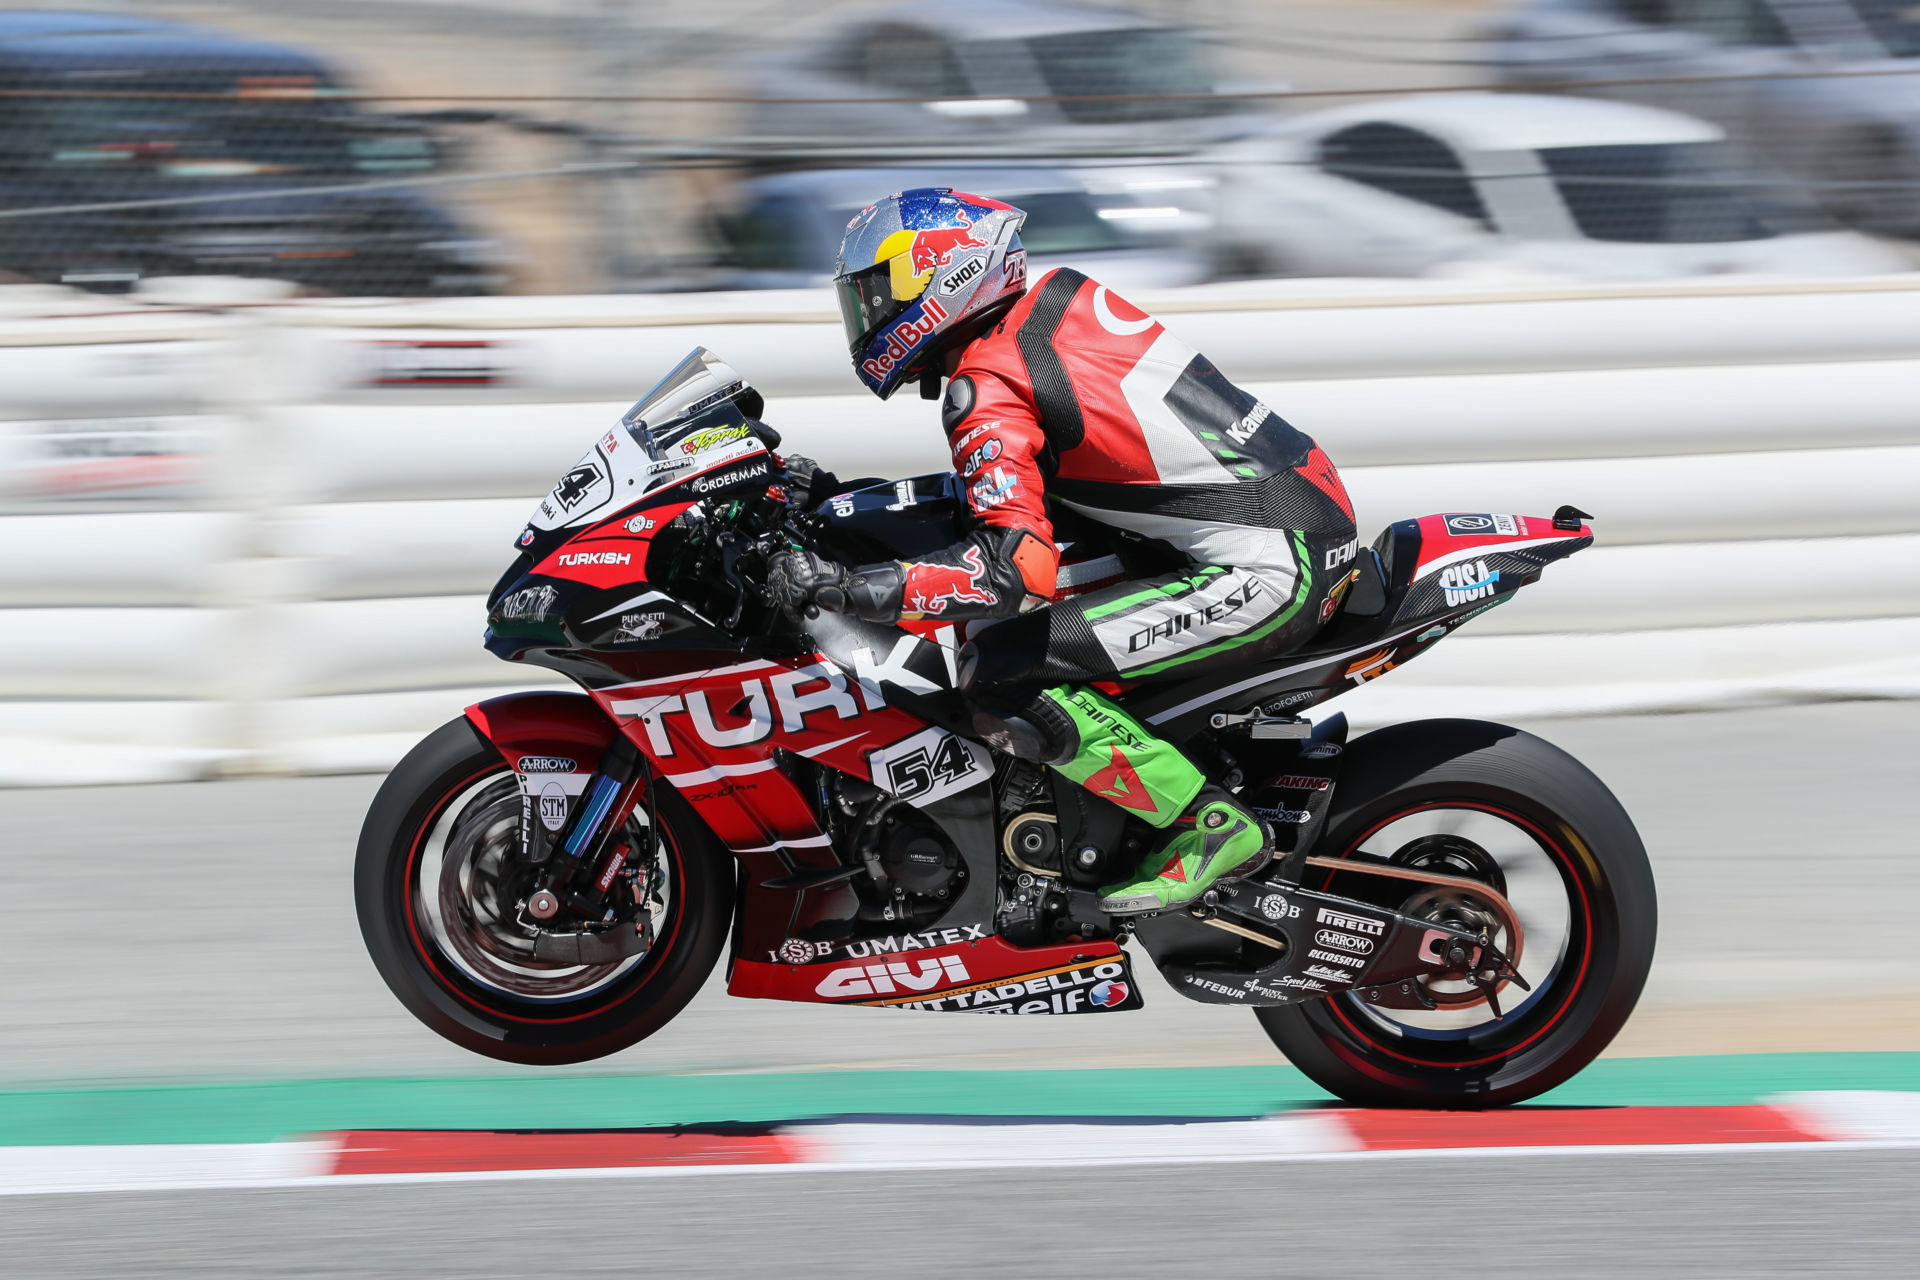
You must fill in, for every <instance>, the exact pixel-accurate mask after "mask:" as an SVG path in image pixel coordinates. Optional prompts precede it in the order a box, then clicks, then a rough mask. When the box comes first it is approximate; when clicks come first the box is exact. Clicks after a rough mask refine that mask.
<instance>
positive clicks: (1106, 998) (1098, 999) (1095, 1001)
mask: <svg viewBox="0 0 1920 1280" xmlns="http://www.w3.org/2000/svg"><path fill="white" fill-rule="evenodd" d="M1127 994H1128V993H1127V984H1126V983H1124V982H1103V983H1101V984H1100V985H1099V986H1097V987H1095V988H1094V989H1093V990H1091V991H1089V992H1087V1003H1088V1004H1090V1005H1092V1006H1093V1007H1094V1008H1096V1009H1111V1008H1113V1007H1114V1006H1115V1005H1117V1004H1122V1003H1125V1001H1126V998H1127Z"/></svg>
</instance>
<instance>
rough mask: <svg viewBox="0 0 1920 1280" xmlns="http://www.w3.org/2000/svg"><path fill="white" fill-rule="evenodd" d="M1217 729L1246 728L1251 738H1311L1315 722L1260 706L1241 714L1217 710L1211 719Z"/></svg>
mask: <svg viewBox="0 0 1920 1280" xmlns="http://www.w3.org/2000/svg"><path fill="white" fill-rule="evenodd" d="M1209 723H1211V724H1212V725H1213V727H1214V728H1216V729H1239V730H1244V731H1245V733H1246V734H1247V736H1248V737H1250V738H1311V737H1312V736H1313V722H1312V721H1311V720H1303V719H1301V718H1300V717H1299V716H1270V715H1267V714H1266V713H1265V712H1263V711H1261V710H1260V709H1259V708H1257V707H1256V708H1255V709H1254V710H1252V711H1250V712H1247V713H1245V714H1240V713H1238V712H1230V711H1216V712H1214V713H1213V717H1212V719H1211V720H1210V721H1209Z"/></svg>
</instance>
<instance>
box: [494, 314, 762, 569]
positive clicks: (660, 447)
mask: <svg viewBox="0 0 1920 1280" xmlns="http://www.w3.org/2000/svg"><path fill="white" fill-rule="evenodd" d="M763 407H764V402H763V401H762V399H761V396H760V393H759V392H758V391H755V390H754V389H753V388H752V387H751V386H749V385H748V384H747V382H746V380H745V379H743V378H741V377H740V375H739V374H737V373H735V372H734V371H733V370H732V369H731V368H729V367H728V366H727V365H726V364H725V363H724V362H722V361H721V360H720V359H719V358H718V357H717V356H715V355H714V354H713V353H712V352H710V351H708V350H707V349H706V348H704V347H696V348H695V349H694V350H693V351H692V352H691V353H690V354H689V355H688V356H687V357H686V358H685V359H684V360H682V361H681V362H680V363H679V364H678V365H676V366H675V367H674V369H673V371H672V372H671V373H669V374H668V375H667V376H666V377H665V378H662V379H661V380H660V382H659V384H658V385H657V386H655V387H654V388H653V390H651V391H649V392H648V393H647V394H646V395H645V396H642V397H641V398H640V400H639V401H638V402H637V403H636V404H635V405H634V406H633V407H632V408H631V409H629V410H627V411H626V412H625V413H624V414H622V415H621V416H620V421H619V423H618V424H617V425H615V426H614V428H613V429H612V430H611V431H609V432H607V433H606V434H605V435H603V436H601V437H600V439H599V440H598V441H597V442H596V443H595V444H594V446H593V447H592V448H591V449H589V450H588V451H587V452H586V453H585V454H584V455H582V456H581V458H580V461H578V462H576V463H574V465H573V466H571V467H569V468H568V469H567V471H566V473H565V474H564V475H562V476H561V477H560V481H559V483H558V484H556V485H554V487H553V489H552V490H551V491H550V492H549V493H548V494H547V496H546V497H545V498H542V499H541V500H540V505H539V506H538V507H537V508H536V509H535V510H534V513H533V516H532V518H531V519H529V520H528V521H527V524H526V527H525V528H524V529H522V530H521V532H520V536H519V537H518V538H517V539H516V540H515V542H514V545H515V547H516V548H517V549H519V550H520V551H522V552H525V553H526V554H527V555H529V556H530V557H531V558H532V559H533V561H534V562H535V563H536V564H537V563H539V562H540V561H542V560H544V559H546V558H547V557H548V556H549V555H551V554H552V553H553V552H554V551H555V550H556V549H557V548H558V547H560V546H561V545H562V544H563V543H565V542H566V541H567V540H568V539H569V538H572V537H574V536H575V535H576V534H578V533H579V532H580V531H581V530H582V529H586V528H590V527H592V526H594V525H596V524H599V523H601V522H603V521H605V520H607V519H608V518H610V517H612V516H614V515H617V514H619V513H621V512H624V511H625V510H626V509H627V508H629V507H632V506H634V505H635V504H637V503H639V502H641V501H642V500H644V499H656V498H658V497H659V496H660V495H662V494H663V493H665V492H667V491H669V490H672V489H673V488H674V487H675V486H676V485H678V484H680V483H682V482H683V481H684V480H686V479H688V478H689V477H692V476H694V475H696V473H700V472H711V471H713V469H714V468H715V467H717V466H719V465H720V464H722V463H728V462H735V461H742V460H745V459H749V458H752V457H754V456H755V455H764V454H767V453H768V451H769V449H770V448H771V447H772V446H775V445H778V444H779V442H780V437H779V436H778V435H777V434H776V433H775V432H774V431H773V430H772V429H771V428H770V427H767V426H766V425H765V424H764V423H761V422H760V421H759V415H760V413H761V412H762V411H763ZM761 461H762V463H763V464H765V463H769V462H770V461H771V458H770V457H768V458H763V459H762V460H761ZM763 469H764V465H763ZM713 491H714V489H713V488H712V487H709V488H708V489H704V490H701V491H700V492H701V495H702V496H705V495H706V494H707V493H710V492H713Z"/></svg>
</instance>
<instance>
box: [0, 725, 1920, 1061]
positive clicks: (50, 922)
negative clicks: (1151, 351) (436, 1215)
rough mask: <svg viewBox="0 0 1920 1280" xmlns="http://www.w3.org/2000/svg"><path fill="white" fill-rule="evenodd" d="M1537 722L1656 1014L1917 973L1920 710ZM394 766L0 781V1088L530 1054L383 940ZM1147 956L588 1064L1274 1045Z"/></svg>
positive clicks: (1859, 996)
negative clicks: (388, 801)
mask: <svg viewBox="0 0 1920 1280" xmlns="http://www.w3.org/2000/svg"><path fill="white" fill-rule="evenodd" d="M1530 727H1531V728H1532V729H1533V730H1534V731H1536V732H1538V733H1540V734H1541V735H1542V736H1544V737H1546V738H1547V739H1549V740H1550V741H1553V742H1555V743H1557V744H1559V745H1561V746H1563V747H1565V748H1566V749H1568V750H1569V751H1571V752H1572V753H1573V754H1574V755H1576V756H1578V757H1580V758H1581V759H1582V760H1584V761H1586V762H1587V764H1588V765H1589V766H1590V767H1591V768H1593V769H1594V771H1595V772H1596V773H1598V774H1599V776H1600V777H1601V778H1602V779H1604V780H1605V781H1606V782H1607V783H1608V784H1609V785H1610V786H1612V787H1613V789H1614V790H1615V792H1616V793H1617V794H1618V795H1619V796H1620V798H1621V800H1622V802H1623V803H1624V804H1625V805H1626V808H1627V811H1628V812H1629V813H1630V814H1632V815H1633V817H1634V819H1635V821H1636V822H1637V823H1638V825H1639V827H1640V830H1641V833H1642V836H1643V838H1644V840H1645V842H1646V844H1647V847H1648V849H1649V852H1650V854H1651V857H1652V860H1653V866H1654V874H1655V877H1656V879H1657V881H1658V886H1659V894H1660V911H1661V920H1660V943H1659V953H1658V957H1657V959H1656V962H1655V967H1654V972H1653V977H1652V980H1651V982H1650V983H1649V986H1648V989H1647V992H1646V995H1645V997H1644V998H1643V1000H1642V1008H1643V1009H1645V1010H1649V1011H1651V1012H1650V1016H1652V1015H1653V1014H1657V1013H1658V1011H1660V1010H1662V1009H1668V1010H1678V1009H1691V1008H1698V1007H1702V1006H1724V1005H1729V1004H1744V1005H1746V1006H1747V1007H1748V1008H1750V1009H1755V1010H1757V1011H1758V1013H1757V1015H1756V1016H1759V1017H1761V1018H1769V1019H1774V1020H1776V1021H1777V1022H1779V1023H1780V1024H1781V1025H1783V1026H1786V1025H1790V1024H1791V1023H1793V1022H1794V1020H1795V1019H1796V1018H1797V1017H1799V1016H1800V1014H1799V1012H1798V1010H1799V1009H1801V1008H1802V1007H1805V1006H1808V1005H1817V1004H1819V1003H1821V1002H1822V1001H1825V1000H1830V999H1833V998H1834V997H1837V996H1845V997H1848V998H1849V999H1852V1000H1856V1001H1860V1000H1865V1001H1866V1002H1868V1003H1872V1002H1873V1001H1874V1000H1876V999H1883V1000H1907V1001H1910V1000H1911V999H1912V996H1913V993H1915V992H1920V950H1916V949H1915V948H1914V946H1913V943H1912V927H1911V911H1912V907H1911V904H1912V903H1914V902H1916V901H1920V857H1916V856H1915V852H1914V843H1915V842H1914V837H1913V834H1912V831H1913V794H1914V792H1913V785H1914V783H1913V780H1914V777H1915V769H1914V765H1915V763H1916V761H1917V760H1920V746H1916V742H1915V730H1916V728H1920V708H1916V705H1915V704H1913V703H1910V702H1905V703H1902V702H1883V703H1871V702H1860V703H1837V704H1822V705H1813V706H1799V707H1785V708H1775V709H1768V710H1752V711H1740V712H1721V713H1711V714H1698V715H1681V716H1662V717H1621V718H1616V719H1593V720H1562V721H1551V722H1544V723H1541V724H1536V725H1533V726H1530ZM377 782H378V779H375V778H371V777H343V778H316V779H263V780H258V781H241V782H219V783H198V784H184V785H175V786H148V787H123V788H97V789H90V788H80V789H60V790H46V791H15V792H0V830H4V831H5V832H6V833H7V846H6V853H5V855H4V856H0V902H4V903H5V904H6V906H7V953H8V956H9V960H8V969H9V974H8V981H7V982H6V983H5V984H4V985H0V1025H3V1026H4V1027H5V1028H6V1035H5V1039H4V1042H0V1084H9V1083H52V1082H68V1083H79V1082H88V1081H125V1080H152V1079H197V1080H205V1079H234V1078H249V1077H259V1076H274V1077H282V1078H284V1077H289V1076H292V1077H305V1078H316V1077H339V1076H356V1075H391V1074H432V1075H463V1076H472V1075H482V1074H494V1073H499V1072H507V1071H514V1072H518V1071H521V1070H522V1069H519V1068H509V1067H505V1066H503V1065H501V1064H496V1063H492V1062H490V1061H489V1060H486V1059H482V1058H478V1057H474V1056H472V1055H469V1054H467V1053H465V1052H463V1051H461V1050H458V1049H456V1048H454V1047H453V1046H451V1045H448V1044H446V1043H444V1042H442V1041H441V1040H439V1039H438V1038H437V1037H436V1036H434V1035H432V1034H431V1033H430V1032H428V1031H426V1030H425V1029H424V1028H422V1027H420V1026H419V1025H418V1024H416V1023H415V1022H414V1021H413V1019H412V1018H411V1017H410V1016H408V1015H407V1014H406V1013H405V1012H404V1011H403V1010H402V1009H401V1008H400V1006H399V1004H398V1003H397V1002H396V1001H395V1000H394V999H393V997H392V996H391V994H389V993H388V991H387V990H386V988H385V986H384V985H383V984H382V983H381V981H380V979H379V976H378V975H377V974H376V973H375V972H374V970H373V967H372V965H371V963H370V962H369V961H368V960H367V958H366V955H365V952H364V950H363V949H362V947H361V943H360V937H359V930H358V926H357V924H356V923H355V917H354V910H353V900H352V883H351V870H352V859H353V848H354V842H355V838H356V836H357V834H358V830H359V826H360V821H361V816H362V814H363V812H364V810H365V807H366V804H367V801H368V800H369V798H370V797H371V795H372V793H373V790H374V788H375V786H376V785H377ZM109 886H110V887H111V888H108V887H109ZM1141 976H1142V980H1143V985H1144V987H1145V995H1146V1000H1147V1007H1146V1008H1145V1009H1144V1010H1141V1011H1139V1012H1137V1013H1128V1014H1125V1015H1123V1016H1119V1017H1112V1018H1109V1017H1105V1016H1092V1017H1079V1018H994V1019H980V1018H956V1017H944V1018H943V1017H939V1016H935V1015H928V1014H918V1013H909V1012H895V1011H882V1010H865V1009H861V1010H846V1009H828V1008H820V1007H807V1006H799V1005H785V1004H777V1003H772V1002H762V1001H747V1000H737V999H733V998H731V997H728V996H726V995H725V994H724V992H723V991H721V990H720V981H719V975H718V974H716V975H715V979H714V980H713V982H712V983H710V984H709V986H708V988H707V989H706V990H705V991H704V992H703V993H702V994H701V995H700V996H699V997H698V998H697V999H696V1000H695V1001H694V1003H693V1004H692V1005H691V1006H689V1008H688V1009H687V1010H686V1012H684V1013H683V1014H682V1015H681V1016H680V1017H679V1018H678V1019H677V1020H676V1021H674V1022H673V1023H672V1024H670V1025H669V1026H668V1027H667V1028H666V1029H665V1030H664V1031H663V1032H661V1033H660V1034H659V1035H657V1036H655V1037H654V1038H653V1039H652V1040H650V1041H646V1042H643V1043H642V1044H640V1045H638V1046H636V1047H635V1048H633V1049H630V1050H627V1051H626V1052H624V1053H621V1054H619V1055H616V1056H615V1057H612V1058H609V1059H605V1060H603V1061H602V1062H601V1063H597V1064H593V1067H591V1068H587V1069H589V1070H592V1069H598V1070H604V1071H612V1072H622V1073H631V1072H656V1071H714V1070H721V1071H729V1070H730V1071H738V1070H743V1069H744V1070H765V1069H796V1068H815V1069H822V1068H836V1067H855V1068H872V1067H894V1068H906V1067H915V1068H965V1067H996V1068H1033V1067H1044V1066H1048V1065H1065V1066H1078V1067H1094V1066H1181V1065H1201V1064H1209V1065H1227V1064H1262V1063H1272V1062H1274V1061H1276V1058H1275V1056H1274V1051H1273V1049H1272V1047H1271V1045H1270V1044H1269V1042H1268V1041H1267V1039H1266V1037H1265V1036H1264V1034H1263V1033H1261V1031H1260V1030H1259V1027H1258V1025H1257V1024H1256V1023H1255V1022H1254V1020H1253V1019H1252V1018H1251V1017H1250V1016H1248V1015H1247V1014H1246V1013H1244V1012H1243V1011H1240V1010H1230V1009H1218V1008H1214V1007H1210V1006H1203V1005H1198V1004H1193V1003H1191V1002H1189V1001H1186V1000H1184V999H1182V998H1180V997H1178V996H1176V995H1174V994H1173V993H1171V992H1170V991H1168V990H1167V989H1166V987H1165V985H1164V984H1163V983H1162V982H1160V980H1159V978H1158V976H1157V975H1155V974H1152V973H1150V972H1143V973H1142V975H1141ZM1767 1001H1774V1002H1776V1003H1774V1004H1771V1005H1769V1004H1766V1003H1763V1002H1767ZM1628 1031H1629V1035H1631V1033H1632V1031H1633V1028H1632V1027H1631V1026H1630V1027H1629V1029H1628ZM1703 1047H1704V1046H1703ZM1804 1047H1807V1048H1827V1049H1849V1048H1873V1047H1890V1046H1886V1045H1863V1044H1846V1043H1831V1044H1812V1045H1806V1046H1804ZM1893 1047H1920V1046H1893ZM1657 1051H1680V1052H1696V1051H1699V1049H1698V1048H1696V1047H1693V1046H1685V1045H1683V1046H1680V1047H1679V1048H1678V1049H1677V1050H1657ZM576 1070H578V1069H576Z"/></svg>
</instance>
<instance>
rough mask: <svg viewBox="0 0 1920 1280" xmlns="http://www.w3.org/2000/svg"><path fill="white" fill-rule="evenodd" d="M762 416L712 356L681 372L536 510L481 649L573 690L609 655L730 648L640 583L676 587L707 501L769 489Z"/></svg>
mask: <svg viewBox="0 0 1920 1280" xmlns="http://www.w3.org/2000/svg"><path fill="white" fill-rule="evenodd" d="M760 411H761V399H760V396H759V393H757V392H756V391H754V390H753V388H752V387H750V386H748V385H747V384H746V382H745V381H744V380H742V379H741V378H740V377H739V375H737V374H735V373H734V372H733V371H732V370H731V369H729V368H728V367H727V366H726V365H725V364H724V363H722V362H721V361H720V360H718V359H717V358H716V357H714V356H713V354H712V353H711V352H708V351H706V350H705V349H696V350H695V351H694V352H693V353H692V354H690V355H689V356H688V357H687V358H686V359H685V360H683V361H681V363H680V364H679V365H678V366H676V367H675V369H674V370H673V372H672V373H669V374H668V375H667V377H666V378H664V379H662V380H661V382H660V384H659V385H658V386H656V387H655V388H654V389H653V390H652V391H650V392H649V393H648V394H647V395H646V396H644V397H642V398H641V400H640V401H639V402H638V403H637V404H635V405H634V406H633V408H631V409H629V410H628V411H627V412H626V413H625V414H623V415H622V416H621V419H620V422H619V423H618V424H617V425H615V427H614V428H613V429H612V430H611V431H608V432H607V433H606V434H605V435H603V436H602V437H601V438H600V439H599V440H598V441H596V442H595V444H594V445H593V447H592V448H591V449H589V450H588V451H587V453H586V454H585V455H583V456H582V457H581V459H580V461H579V462H577V463H575V464H574V465H573V466H572V467H570V468H569V469H568V470H567V472H566V474H565V475H563V476H562V477H561V479H560V482H559V483H558V484H556V485H555V486H554V487H553V489H552V490H551V491H550V492H549V493H548V494H547V496H546V497H545V498H543V499H542V500H541V502H540V505H539V506H538V508H537V509H536V510H535V511H534V514H533V517H532V519H530V520H529V521H528V522H527V524H526V527H525V528H524V529H523V530H522V531H521V534H520V536H519V538H518V539H517V540H516V544H515V545H516V546H517V548H518V549H519V551H520V556H519V558H518V559H517V560H516V561H515V567H514V569H513V570H510V571H509V575H508V578H506V579H503V580H502V582H501V584H500V585H499V587H497V588H496V590H495V592H494V595H493V597H492V598H491V599H490V600H489V608H488V619H487V622H488V633H487V641H486V643H487V648H488V649H489V650H490V651H491V652H493V653H495V654H496V655H498V656H500V657H502V658H507V659H509V660H512V661H530V662H536V663H540V664H542V665H547V666H554V667H556V668H558V669H561V670H565V671H567V672H568V674H570V675H574V676H576V678H578V677H580V676H581V675H582V674H583V673H581V672H579V671H576V670H575V669H574V668H575V667H576V666H577V665H578V664H580V663H582V662H592V663H596V664H600V665H605V663H603V662H602V660H601V656H600V655H604V654H605V653H606V652H608V651H611V652H612V653H615V654H619V653H622V652H627V653H632V652H646V651H651V650H657V649H660V648H700V647H707V646H712V647H722V648H732V647H737V644H736V642H735V641H734V640H732V639H731V638H730V637H729V636H727V635H726V634H725V632H724V631H723V630H722V629H721V628H719V627H717V626H716V625H715V623H714V621H713V620H712V619H710V618H708V617H705V616H702V614H701V613H700V612H699V611H698V610H697V609H696V608H695V607H693V606H690V605H689V604H688V603H687V602H686V601H684V600H681V599H677V598H675V597H674V596H672V595H670V594H668V593H667V592H665V591H662V590H658V589H656V588H655V586H653V585H650V584H665V583H669V582H672V581H674V580H675V578H676V572H675V571H676V569H678V568H683V567H684V564H685V562H686V557H687V555H688V553H689V549H690V548H692V549H697V548H698V547H699V546H700V545H701V544H702V540H703V539H705V538H707V537H708V536H709V535H710V528H709V523H708V514H709V512H708V503H709V502H710V501H711V500H723V499H730V498H734V497H744V496H748V495H749V494H751V493H756V492H763V491H764V490H765V489H766V488H767V486H768V485H769V484H772V483H775V482H776V481H778V480H779V479H780V478H781V472H780V470H779V467H778V460H777V459H776V458H775V457H774V455H773V454H772V452H771V451H770V448H769V446H770V445H772V444H777V443H778V441H779V437H778V436H777V435H776V434H775V433H774V432H773V431H772V430H771V429H770V428H767V427H766V426H764V424H761V423H760V422H759V421H758V420H757V416H756V415H757V414H758V413H759V412H760ZM587 650H591V651H595V656H593V657H589V656H588V655H587V654H585V653H584V652H581V651H587ZM607 661H612V660H611V659H608V660H607ZM613 665H614V667H615V668H616V669H617V668H618V667H620V666H621V665H622V664H620V663H618V662H614V663H613Z"/></svg>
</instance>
